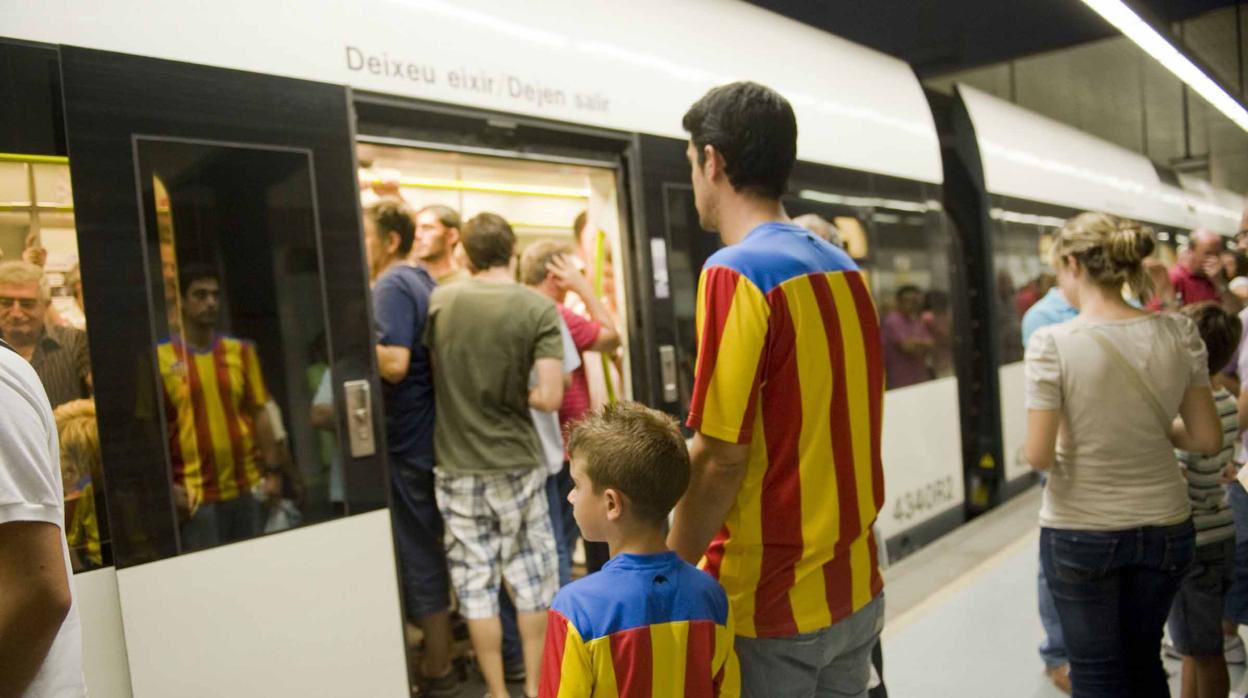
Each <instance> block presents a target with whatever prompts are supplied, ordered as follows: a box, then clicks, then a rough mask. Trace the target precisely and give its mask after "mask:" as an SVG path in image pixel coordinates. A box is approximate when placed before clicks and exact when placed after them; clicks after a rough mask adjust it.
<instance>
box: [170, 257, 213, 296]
mask: <svg viewBox="0 0 1248 698" xmlns="http://www.w3.org/2000/svg"><path fill="white" fill-rule="evenodd" d="M204 279H212V280H213V281H216V282H217V285H218V286H219V285H220V284H221V272H220V271H217V268H216V267H215V266H213V265H211V264H208V263H206V262H187V263H186V264H180V265H178V291H179V293H181V294H182V295H183V296H184V297H185V296H186V292H187V291H190V290H191V284H193V283H195V282H196V281H203V280H204Z"/></svg>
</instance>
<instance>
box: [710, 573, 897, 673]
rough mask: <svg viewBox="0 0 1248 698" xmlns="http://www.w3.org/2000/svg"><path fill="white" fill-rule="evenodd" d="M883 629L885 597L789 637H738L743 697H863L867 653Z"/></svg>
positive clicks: (868, 669)
mask: <svg viewBox="0 0 1248 698" xmlns="http://www.w3.org/2000/svg"><path fill="white" fill-rule="evenodd" d="M883 629H884V596H883V595H882V594H881V595H880V596H877V597H876V598H875V599H874V600H873V601H871V603H869V604H867V605H866V606H863V607H862V608H861V609H859V610H858V611H857V612H856V613H854V614H853V615H851V616H849V617H848V618H844V619H841V620H839V621H837V622H836V623H834V624H833V625H829V626H828V627H826V628H823V629H822V630H816V631H814V632H811V633H802V634H800V635H794V636H792V637H760V638H749V637H740V636H738V637H737V640H736V643H735V646H736V650H737V658H738V660H739V661H740V662H741V696H742V698H770V697H771V696H815V697H816V698H823V697H824V696H829V697H831V696H835V697H837V698H841V697H845V698H867V683H868V682H869V681H870V680H871V652H872V651H873V650H874V649H875V648H876V647H877V646H878V645H879V641H880V631H881V630H883Z"/></svg>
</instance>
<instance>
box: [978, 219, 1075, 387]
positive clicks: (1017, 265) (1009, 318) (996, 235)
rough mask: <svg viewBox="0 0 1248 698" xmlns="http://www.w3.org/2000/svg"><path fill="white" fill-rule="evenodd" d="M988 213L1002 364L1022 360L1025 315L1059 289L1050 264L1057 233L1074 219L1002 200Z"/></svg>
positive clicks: (998, 341)
mask: <svg viewBox="0 0 1248 698" xmlns="http://www.w3.org/2000/svg"><path fill="white" fill-rule="evenodd" d="M996 203H997V205H996V206H994V207H993V208H992V210H991V211H990V212H989V213H990V217H991V218H992V219H993V222H994V223H995V225H996V228H995V230H994V232H993V244H992V248H993V267H994V269H995V272H996V273H995V279H996V288H995V292H996V294H997V303H996V308H997V311H996V313H997V333H998V334H997V347H998V351H999V357H1000V364H1001V365H1006V364H1011V363H1016V362H1018V361H1022V360H1023V352H1024V350H1025V349H1026V347H1024V346H1023V336H1022V322H1023V315H1024V314H1025V313H1026V312H1027V310H1028V309H1029V308H1030V307H1031V306H1032V305H1034V304H1035V303H1036V302H1037V301H1039V300H1040V299H1041V298H1043V297H1044V295H1045V294H1046V293H1048V292H1049V289H1051V288H1053V287H1054V285H1055V284H1056V283H1057V279H1056V277H1054V275H1053V270H1052V268H1050V267H1049V263H1048V247H1049V244H1050V243H1051V241H1052V239H1053V233H1054V232H1055V231H1056V230H1057V228H1058V227H1059V226H1060V225H1061V224H1062V223H1063V222H1064V221H1065V220H1066V218H1068V217H1069V216H1070V215H1073V213H1074V212H1073V211H1069V210H1066V209H1063V208H1060V207H1055V206H1049V205H1044V204H1036V203H1033V202H1025V201H1019V200H1013V199H1005V198H999V199H998V200H997V202H996Z"/></svg>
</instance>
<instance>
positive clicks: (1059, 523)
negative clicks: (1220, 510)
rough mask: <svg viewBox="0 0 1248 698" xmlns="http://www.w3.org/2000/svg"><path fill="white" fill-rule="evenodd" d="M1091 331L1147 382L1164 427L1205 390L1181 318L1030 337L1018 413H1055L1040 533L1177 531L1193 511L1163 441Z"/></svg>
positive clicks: (1198, 347) (1193, 343)
mask: <svg viewBox="0 0 1248 698" xmlns="http://www.w3.org/2000/svg"><path fill="white" fill-rule="evenodd" d="M1092 332H1097V333H1100V334H1101V336H1103V337H1104V338H1106V339H1108V340H1109V341H1110V342H1112V343H1113V346H1114V347H1115V348H1117V349H1118V351H1119V353H1121V354H1122V355H1123V358H1125V359H1126V361H1127V362H1128V363H1130V364H1131V366H1132V368H1133V369H1134V370H1135V371H1136V372H1137V373H1138V374H1139V375H1140V377H1141V379H1143V380H1145V381H1147V382H1148V385H1149V387H1150V388H1151V389H1152V391H1153V393H1154V394H1155V395H1156V398H1157V400H1158V401H1159V402H1160V403H1161V406H1162V407H1163V408H1164V409H1165V411H1166V415H1167V417H1168V419H1167V422H1168V421H1169V420H1171V419H1173V418H1174V417H1175V416H1176V415H1177V414H1178V412H1179V404H1180V403H1181V402H1182V401H1183V395H1184V393H1186V392H1187V389H1188V388H1190V387H1193V386H1204V387H1208V386H1209V368H1208V365H1207V364H1208V358H1207V354H1206V352H1205V343H1204V342H1203V341H1202V340H1201V338H1200V333H1199V332H1198V331H1197V329H1196V325H1195V324H1194V323H1193V322H1192V321H1191V320H1189V319H1187V318H1186V317H1183V316H1181V315H1169V314H1155V315H1146V316H1142V317H1137V318H1131V319H1127V320H1117V321H1098V322H1089V321H1088V320H1086V319H1085V318H1083V317H1082V316H1081V317H1078V318H1075V319H1074V320H1070V321H1067V322H1063V323H1061V324H1060V325H1050V326H1048V327H1044V328H1041V329H1039V330H1036V332H1035V334H1033V335H1032V336H1031V341H1030V342H1029V343H1028V345H1027V368H1026V374H1027V408H1028V409H1033V410H1060V411H1061V414H1062V430H1061V434H1060V437H1059V438H1058V443H1057V462H1056V463H1055V464H1054V466H1053V469H1052V470H1051V471H1050V472H1049V484H1048V486H1047V487H1045V488H1044V503H1043V505H1042V506H1041V509H1040V525H1042V526H1046V527H1049V528H1063V529H1086V530H1125V529H1130V528H1138V527H1142V526H1165V525H1170V524H1177V523H1182V522H1183V521H1186V520H1187V519H1188V517H1190V516H1191V514H1192V510H1191V505H1190V503H1189V501H1188V496H1187V482H1186V481H1185V480H1184V479H1183V473H1182V471H1181V470H1180V469H1179V465H1178V460H1177V459H1176V458H1175V455H1174V447H1173V446H1172V445H1171V443H1170V438H1169V435H1168V434H1167V433H1166V431H1164V430H1163V428H1162V424H1161V420H1160V418H1159V415H1158V414H1157V412H1156V410H1155V409H1154V408H1153V407H1152V404H1151V402H1150V401H1149V399H1148V398H1147V397H1145V396H1144V395H1142V394H1141V393H1140V390H1139V389H1138V388H1137V387H1136V386H1135V384H1134V383H1133V382H1132V380H1131V379H1130V378H1129V377H1127V375H1126V374H1125V372H1124V371H1123V367H1121V366H1119V365H1118V363H1117V362H1116V361H1115V360H1114V358H1113V357H1112V356H1111V355H1110V354H1108V353H1107V352H1106V351H1105V349H1104V348H1102V347H1101V345H1100V344H1098V343H1097V341H1096V339H1095V338H1094V337H1093V336H1091V333H1092Z"/></svg>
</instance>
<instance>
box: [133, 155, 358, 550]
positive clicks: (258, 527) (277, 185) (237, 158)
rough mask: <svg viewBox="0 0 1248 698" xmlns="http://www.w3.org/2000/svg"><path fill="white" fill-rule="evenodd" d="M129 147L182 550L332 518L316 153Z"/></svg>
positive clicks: (336, 467) (336, 479) (338, 496)
mask: <svg viewBox="0 0 1248 698" xmlns="http://www.w3.org/2000/svg"><path fill="white" fill-rule="evenodd" d="M135 149H136V159H137V161H138V165H139V178H140V185H141V186H142V189H143V205H144V222H145V238H146V241H147V251H148V252H147V254H148V266H149V279H150V280H151V282H150V283H151V285H152V288H150V289H149V290H150V292H151V296H152V303H153V308H154V309H155V310H154V316H155V318H154V320H155V322H156V336H157V337H158V345H157V346H156V359H157V366H158V371H159V379H158V380H159V385H160V387H161V395H162V398H163V409H164V414H165V431H166V436H167V438H168V444H169V446H168V452H169V466H170V481H171V483H172V487H173V493H172V496H173V500H174V503H175V507H176V511H177V514H178V520H179V537H180V541H181V551H182V552H191V551H195V550H201V549H205V548H210V547H213V546H216V545H222V544H226V543H231V542H236V541H240V540H245V539H248V538H252V537H255V536H258V535H260V534H263V533H272V532H277V531H281V530H285V529H288V528H291V527H294V526H297V525H299V524H300V523H303V522H312V521H317V520H323V519H325V518H328V517H330V516H332V515H335V514H337V513H341V511H342V502H343V501H344V500H345V497H344V494H345V493H344V492H343V489H344V488H343V476H342V465H341V463H342V461H341V458H340V457H339V448H338V445H337V443H336V441H335V440H334V439H335V435H334V432H333V431H332V430H333V429H334V424H335V420H334V418H333V413H332V404H331V400H330V398H329V397H328V393H329V390H328V386H329V385H330V382H329V378H328V367H329V351H328V347H327V345H326V335H325V312H324V290H323V288H322V277H321V268H320V254H319V251H318V247H317V240H318V233H317V220H316V214H315V206H314V204H315V200H314V197H313V193H312V161H311V155H310V153H308V152H307V151H303V150H294V149H277V148H260V147H249V146H235V145H227V144H216V143H206V142H186V141H172V140H157V139H148V138H140V139H136V144H135ZM243 173H245V174H246V176H245V177H243V176H240V175H241V174H243ZM318 395H319V397H318Z"/></svg>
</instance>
